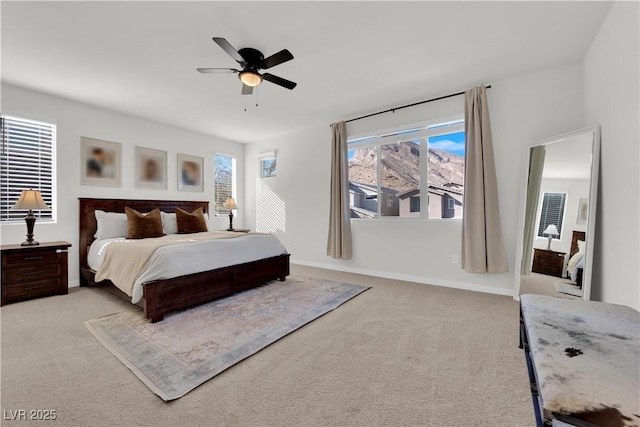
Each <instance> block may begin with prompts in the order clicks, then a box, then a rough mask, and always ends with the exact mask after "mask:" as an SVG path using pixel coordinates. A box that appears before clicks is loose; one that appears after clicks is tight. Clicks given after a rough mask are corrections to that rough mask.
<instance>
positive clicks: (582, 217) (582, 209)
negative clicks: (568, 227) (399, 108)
mask: <svg viewBox="0 0 640 427" xmlns="http://www.w3.org/2000/svg"><path fill="white" fill-rule="evenodd" d="M588 215H589V199H580V201H579V202H578V216H577V218H576V224H578V225H584V224H586V223H587V217H588Z"/></svg>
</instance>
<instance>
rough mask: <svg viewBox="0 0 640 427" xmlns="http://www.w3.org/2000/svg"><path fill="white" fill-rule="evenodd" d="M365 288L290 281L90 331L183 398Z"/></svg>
mask: <svg viewBox="0 0 640 427" xmlns="http://www.w3.org/2000/svg"><path fill="white" fill-rule="evenodd" d="M367 289H368V286H360V285H351V284H348V283H342V282H336V281H332V280H323V279H317V278H312V277H303V276H289V277H288V278H287V281H286V282H278V281H273V282H271V283H269V284H267V285H264V286H261V287H259V288H256V289H251V290H248V291H245V292H241V293H238V294H235V295H231V296H229V297H227V298H224V299H220V300H217V301H212V302H210V303H207V304H202V305H199V306H197V307H194V308H191V309H189V310H183V311H179V312H175V313H171V314H169V315H167V316H165V318H164V320H163V321H161V322H158V323H151V322H150V321H149V320H147V319H145V317H144V313H143V312H142V310H138V311H129V310H127V311H125V312H122V313H116V314H112V315H110V316H104V317H100V318H98V319H93V320H89V321H88V322H85V325H86V326H87V328H88V329H89V331H90V332H91V333H92V334H93V336H95V337H96V339H97V340H98V341H100V342H101V343H102V345H104V346H105V347H106V348H107V349H108V350H109V351H110V352H111V353H113V354H114V355H115V356H116V357H117V358H118V359H120V361H121V362H122V363H124V364H125V366H127V367H128V368H129V369H131V371H132V372H133V373H134V374H135V375H136V376H137V377H138V378H140V380H141V381H142V382H143V383H145V384H146V385H147V387H149V388H150V389H151V391H153V392H154V393H155V394H157V395H158V396H160V398H161V399H162V400H165V401H169V400H174V399H178V398H180V397H182V396H184V395H185V394H187V393H188V392H190V391H191V390H193V389H194V388H196V387H197V386H199V385H200V384H202V383H204V382H205V381H207V380H210V379H211V378H213V377H214V376H216V375H218V374H219V373H220V372H222V371H224V370H225V369H227V368H229V367H231V366H233V365H235V364H236V363H238V362H240V361H241V360H244V359H246V358H247V357H250V356H251V355H253V354H255V353H257V352H258V351H260V350H262V349H263V348H265V347H266V346H268V345H269V344H272V343H274V342H275V341H277V340H279V339H280V338H282V337H284V336H285V335H287V334H290V333H291V332H293V331H295V330H296V329H298V328H300V327H302V326H304V325H306V324H307V323H309V322H311V321H313V320H315V319H317V318H318V317H320V316H322V315H323V314H326V313H328V312H329V311H331V310H334V309H336V308H338V307H339V306H340V305H342V304H343V303H345V302H347V301H348V300H350V299H351V298H353V297H355V296H357V295H358V294H360V293H361V292H364V291H366V290H367Z"/></svg>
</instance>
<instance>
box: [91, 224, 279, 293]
mask: <svg viewBox="0 0 640 427" xmlns="http://www.w3.org/2000/svg"><path fill="white" fill-rule="evenodd" d="M221 233H225V232H221ZM125 241H127V239H125V238H121V237H120V238H111V239H103V240H95V241H94V242H93V243H92V244H91V247H90V248H89V254H88V256H87V262H88V264H89V267H91V269H93V270H95V271H98V270H99V268H100V266H101V265H102V261H103V260H104V257H105V254H106V252H107V248H108V247H109V245H110V244H111V243H113V242H125ZM286 253H287V250H286V249H285V247H284V246H283V245H282V243H280V241H279V240H278V238H277V237H275V236H273V235H270V234H247V235H245V236H242V237H238V238H234V239H217V240H207V241H200V242H191V243H184V244H177V245H169V246H163V247H161V248H158V249H157V250H156V251H155V252H154V253H153V255H151V258H150V259H149V262H148V264H147V266H146V268H144V270H143V271H142V272H141V273H140V275H139V276H138V279H137V280H136V282H135V284H134V287H133V294H132V295H130V296H131V302H132V303H134V304H136V303H138V302H139V301H140V300H141V299H142V296H143V290H142V284H143V283H146V282H150V281H153V280H160V279H171V278H174V277H179V276H184V275H187V274H193V273H200V272H203V271H209V270H215V269H217V268H222V267H228V266H231V265H236V264H243V263H247V262H252V261H257V260H259V259H264V258H270V257H274V256H278V255H282V254H286Z"/></svg>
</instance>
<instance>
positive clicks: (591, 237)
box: [513, 125, 600, 301]
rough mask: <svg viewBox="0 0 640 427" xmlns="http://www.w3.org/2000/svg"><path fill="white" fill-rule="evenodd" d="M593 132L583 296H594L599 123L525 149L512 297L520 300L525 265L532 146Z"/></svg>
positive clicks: (585, 297)
mask: <svg viewBox="0 0 640 427" xmlns="http://www.w3.org/2000/svg"><path fill="white" fill-rule="evenodd" d="M588 133H590V134H592V135H593V142H592V146H591V180H590V182H589V210H588V213H587V218H588V219H587V231H586V233H587V236H588V237H587V242H586V248H585V254H584V256H585V263H584V272H583V276H582V299H583V300H586V301H588V300H590V299H591V279H592V273H593V268H592V264H593V250H594V247H595V246H594V243H595V231H596V221H597V217H596V211H597V207H598V179H599V177H598V174H599V171H600V126H599V125H596V126H590V127H587V128H583V129H578V130H575V131H573V132H567V133H563V134H561V135H556V136H553V137H550V138H546V139H543V140H540V141H535V142H533V143H530V144H527V145H526V146H525V148H524V156H523V159H522V179H521V182H520V205H519V210H518V229H517V237H518V239H517V243H516V245H517V246H516V260H515V265H514V271H515V278H514V286H513V299H515V300H516V301H520V280H521V278H520V276H521V270H522V268H521V265H522V245H523V242H524V215H525V203H526V199H527V184H528V181H529V161H530V157H531V149H532V148H533V147H536V146H538V145H549V144H551V143H555V142H560V141H565V140H568V139H571V138H574V137H576V136H580V135H585V134H588Z"/></svg>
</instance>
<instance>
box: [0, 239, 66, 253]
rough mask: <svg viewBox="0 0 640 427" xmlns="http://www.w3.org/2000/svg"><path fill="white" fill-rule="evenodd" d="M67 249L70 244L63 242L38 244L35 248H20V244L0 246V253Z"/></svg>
mask: <svg viewBox="0 0 640 427" xmlns="http://www.w3.org/2000/svg"><path fill="white" fill-rule="evenodd" d="M68 247H71V243H69V242H63V241H59V242H40V244H39V245H35V246H21V245H20V244H17V245H2V246H0V251H2V252H10V251H24V250H32V251H37V250H46V249H66V248H68Z"/></svg>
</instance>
